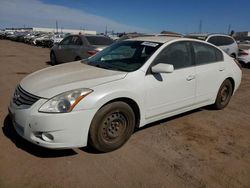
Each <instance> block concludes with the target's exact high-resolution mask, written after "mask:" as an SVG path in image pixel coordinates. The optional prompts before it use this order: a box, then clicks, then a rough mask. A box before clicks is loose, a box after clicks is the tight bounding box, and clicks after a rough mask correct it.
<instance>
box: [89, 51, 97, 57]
mask: <svg viewBox="0 0 250 188" xmlns="http://www.w3.org/2000/svg"><path fill="white" fill-rule="evenodd" d="M97 52H98V51H96V50H89V51H88V54H89V55H91V56H92V55H95V54H96V53H97Z"/></svg>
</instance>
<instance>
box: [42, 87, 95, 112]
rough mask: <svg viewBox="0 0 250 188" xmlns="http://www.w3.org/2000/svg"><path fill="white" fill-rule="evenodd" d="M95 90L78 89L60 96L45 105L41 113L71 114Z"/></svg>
mask: <svg viewBox="0 0 250 188" xmlns="http://www.w3.org/2000/svg"><path fill="white" fill-rule="evenodd" d="M92 91H93V90H91V89H76V90H72V91H68V92H65V93H62V94H59V95H57V96H55V97H53V98H51V99H49V100H48V101H47V102H46V103H44V104H43V105H42V106H41V107H40V109H39V112H51V113H66V112H71V111H72V110H73V109H74V107H75V106H76V105H77V103H78V102H80V101H81V100H82V99H83V98H84V97H85V96H87V95H88V94H90V93H91V92H92Z"/></svg>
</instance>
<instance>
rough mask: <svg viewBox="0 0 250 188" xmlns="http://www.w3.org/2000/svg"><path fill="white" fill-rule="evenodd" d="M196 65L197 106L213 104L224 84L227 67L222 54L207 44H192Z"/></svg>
mask: <svg viewBox="0 0 250 188" xmlns="http://www.w3.org/2000/svg"><path fill="white" fill-rule="evenodd" d="M192 47H193V52H194V56H195V63H196V67H195V68H196V71H195V72H196V83H197V84H196V102H195V103H196V104H202V103H208V102H209V101H211V102H213V100H214V98H215V97H216V95H217V92H218V89H219V87H220V84H221V83H222V82H223V78H224V77H225V75H224V72H226V65H225V62H224V61H223V54H222V52H221V51H220V50H219V49H217V48H215V47H213V46H211V45H209V44H205V43H200V42H192Z"/></svg>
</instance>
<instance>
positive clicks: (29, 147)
mask: <svg viewBox="0 0 250 188" xmlns="http://www.w3.org/2000/svg"><path fill="white" fill-rule="evenodd" d="M2 131H3V133H4V135H5V136H6V137H7V138H9V139H10V140H11V141H12V142H13V143H14V144H15V145H16V147H18V148H20V149H22V150H23V151H26V152H28V153H30V154H31V155H34V156H36V157H40V158H57V157H66V156H72V155H76V154H77V153H76V152H75V151H74V150H72V149H64V150H52V149H46V148H43V147H40V146H37V145H35V144H32V143H30V142H28V141H26V140H25V139H23V138H22V137H21V136H19V135H18V134H17V133H16V131H15V129H14V126H13V123H12V120H11V118H10V116H9V115H7V116H6V117H5V119H4V126H3V128H2Z"/></svg>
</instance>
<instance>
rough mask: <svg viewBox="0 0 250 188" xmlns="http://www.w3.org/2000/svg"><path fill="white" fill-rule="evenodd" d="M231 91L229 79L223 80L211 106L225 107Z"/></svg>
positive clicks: (216, 107) (218, 108)
mask: <svg viewBox="0 0 250 188" xmlns="http://www.w3.org/2000/svg"><path fill="white" fill-rule="evenodd" d="M232 93H233V86H232V83H231V82H230V80H225V81H224V82H223V83H222V85H221V87H220V89H219V92H218V94H217V98H216V101H215V103H214V105H213V107H214V108H215V109H217V110H220V109H223V108H225V107H226V106H227V105H228V103H229V101H230V99H231V96H232Z"/></svg>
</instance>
